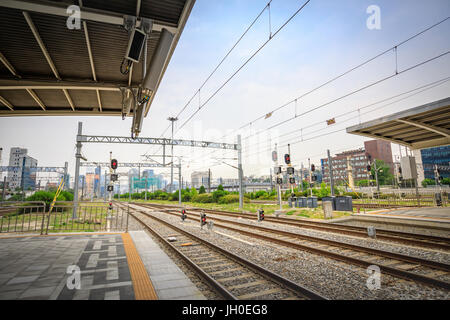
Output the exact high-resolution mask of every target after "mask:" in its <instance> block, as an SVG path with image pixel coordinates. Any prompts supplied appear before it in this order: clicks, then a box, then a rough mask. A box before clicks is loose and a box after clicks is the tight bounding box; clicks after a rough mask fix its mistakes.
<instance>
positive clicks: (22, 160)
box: [7, 147, 37, 190]
mask: <svg viewBox="0 0 450 320" xmlns="http://www.w3.org/2000/svg"><path fill="white" fill-rule="evenodd" d="M27 153H28V150H27V149H24V148H17V147H16V148H11V150H10V153H9V166H11V167H16V169H14V170H13V171H8V177H7V180H8V185H9V188H10V189H13V190H14V189H16V188H22V187H23V189H24V190H28V189H29V188H31V189H34V188H35V187H36V171H33V170H32V169H31V168H33V167H37V160H36V159H34V158H32V157H30V156H28V155H27ZM22 173H23V176H22Z"/></svg>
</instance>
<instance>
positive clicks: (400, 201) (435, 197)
mask: <svg viewBox="0 0 450 320" xmlns="http://www.w3.org/2000/svg"><path fill="white" fill-rule="evenodd" d="M353 204H354V206H355V207H357V208H358V207H360V208H403V207H447V206H449V205H450V201H449V194H448V193H447V192H444V191H441V192H421V193H419V194H416V193H415V192H407V191H404V190H403V191H402V190H400V191H398V192H396V193H380V194H377V193H374V194H369V195H364V196H363V197H362V198H359V199H354V200H353Z"/></svg>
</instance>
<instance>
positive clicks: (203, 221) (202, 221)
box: [200, 213, 206, 228]
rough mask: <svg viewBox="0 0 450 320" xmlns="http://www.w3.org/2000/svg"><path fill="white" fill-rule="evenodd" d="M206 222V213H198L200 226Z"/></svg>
mask: <svg viewBox="0 0 450 320" xmlns="http://www.w3.org/2000/svg"><path fill="white" fill-rule="evenodd" d="M205 224H206V214H205V213H201V214H200V227H201V228H203V226H204V225H205Z"/></svg>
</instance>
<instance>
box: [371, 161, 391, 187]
mask: <svg viewBox="0 0 450 320" xmlns="http://www.w3.org/2000/svg"><path fill="white" fill-rule="evenodd" d="M375 161H376V164H377V171H378V183H379V184H380V185H386V184H389V183H391V182H392V179H393V178H394V175H393V174H392V173H391V172H390V170H391V167H389V166H388V165H387V164H386V163H385V162H384V161H383V160H378V159H377V160H375ZM371 174H372V176H373V177H374V178H375V166H372V168H371Z"/></svg>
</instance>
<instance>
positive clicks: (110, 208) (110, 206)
mask: <svg viewBox="0 0 450 320" xmlns="http://www.w3.org/2000/svg"><path fill="white" fill-rule="evenodd" d="M108 209H109V210H112V202H110V203H109V208H108Z"/></svg>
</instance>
